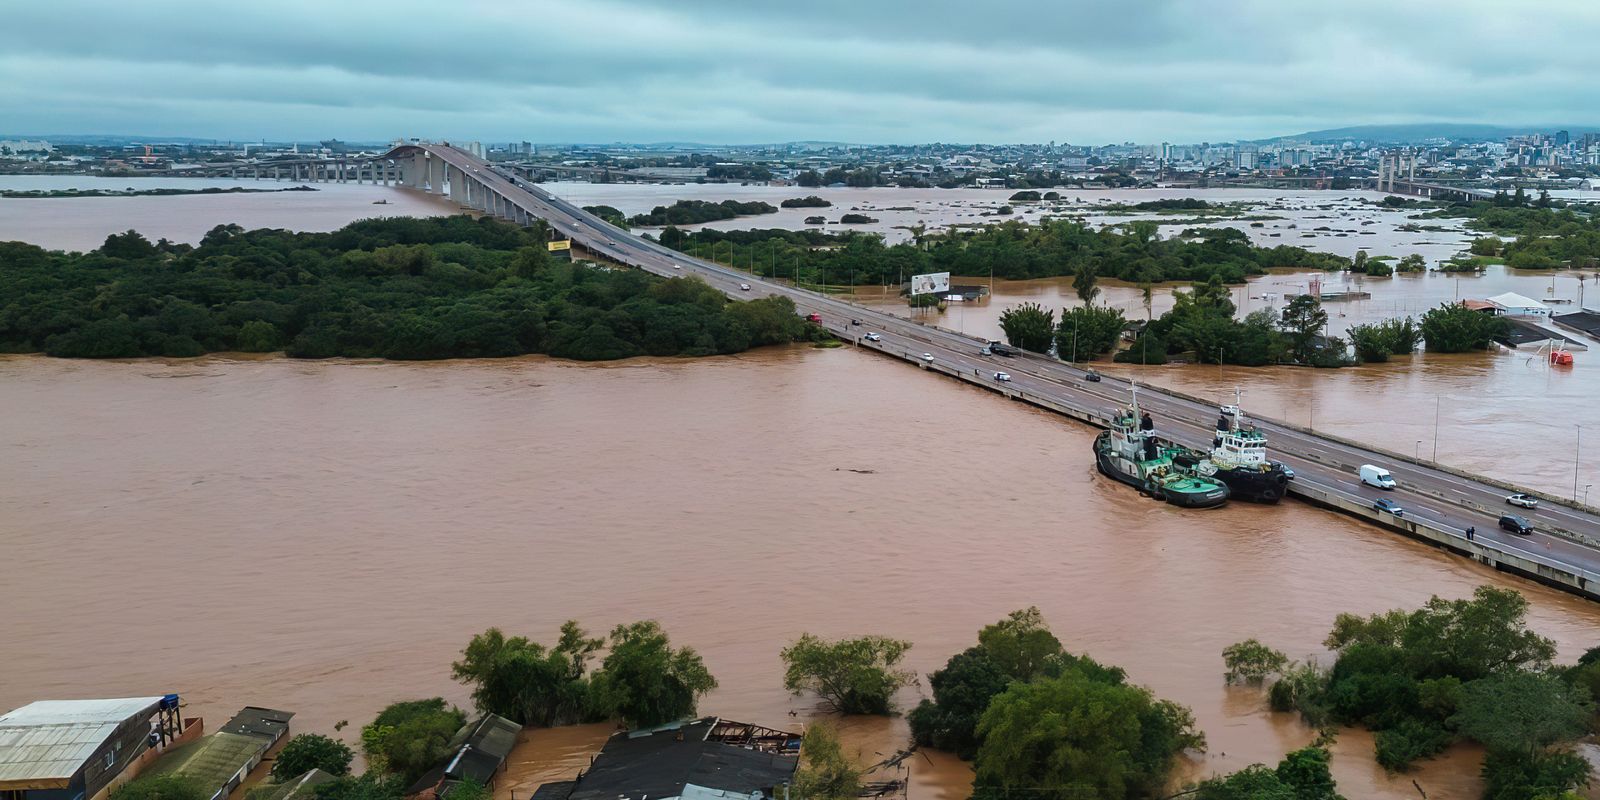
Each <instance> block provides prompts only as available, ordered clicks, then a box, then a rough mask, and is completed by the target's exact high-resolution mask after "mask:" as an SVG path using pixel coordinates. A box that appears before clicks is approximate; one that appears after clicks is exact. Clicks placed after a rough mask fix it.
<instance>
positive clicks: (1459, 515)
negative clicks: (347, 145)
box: [375, 143, 1600, 600]
mask: <svg viewBox="0 0 1600 800" xmlns="http://www.w3.org/2000/svg"><path fill="white" fill-rule="evenodd" d="M375 161H376V162H377V164H378V166H377V167H376V171H377V173H378V174H379V175H382V176H393V177H394V178H395V179H397V180H398V182H399V183H400V184H401V185H405V186H410V187H412V188H415V189H419V190H424V191H429V192H433V193H436V194H443V195H448V196H449V197H451V198H452V199H453V200H454V201H455V202H457V203H458V204H460V205H462V206H463V207H467V208H473V209H477V210H478V211H481V212H483V213H485V214H491V215H494V216H497V217H500V218H503V219H507V220H510V221H513V222H517V223H521V224H528V223H530V222H531V221H532V220H533V219H535V218H537V219H542V220H545V221H546V222H547V223H548V224H549V225H550V226H551V227H552V228H553V229H554V230H555V231H556V232H558V233H560V234H561V235H563V236H566V237H567V238H569V239H571V240H572V241H574V242H575V243H577V244H579V245H581V246H582V247H584V248H586V249H587V250H589V251H590V252H592V253H594V254H596V255H599V256H603V257H605V258H607V259H610V260H613V261H616V262H619V263H622V264H626V265H629V266H633V267H636V268H638V269H641V270H645V271H647V272H651V273H654V274H656V275H661V276H666V277H680V276H684V275H695V276H698V277H700V278H701V279H703V280H705V281H706V282H707V283H709V284H710V285H712V286H714V287H716V288H718V289H720V290H722V291H723V292H725V293H726V294H728V295H729V296H730V297H734V298H742V299H748V298H751V297H765V296H782V297H787V298H789V299H790V300H792V301H793V302H794V304H795V306H796V308H797V310H798V311H799V312H800V313H802V314H813V313H814V314H817V315H819V316H820V317H821V319H822V324H823V325H824V326H825V327H826V328H827V329H828V330H830V331H831V332H833V333H834V334H835V335H837V336H839V337H840V338H842V339H844V340H845V341H849V342H853V343H854V344H856V345H857V346H859V347H864V348H870V349H874V350H878V351H880V352H881V353H883V354H885V355H888V356H891V357H895V358H899V359H902V360H904V361H907V362H909V363H911V364H914V365H916V366H918V367H919V368H921V369H924V370H927V371H932V372H940V373H943V374H945V375H948V376H951V377H954V378H958V379H961V380H964V381H966V382H968V383H970V384H972V385H976V386H982V387H985V388H987V389H991V390H994V391H997V392H1000V393H1003V394H1005V395H1006V396H1007V397H1010V398H1012V399H1015V400H1019V401H1022V402H1027V403H1030V404H1032V405H1035V406H1038V407H1041V408H1047V409H1050V410H1053V411H1057V412H1059V413H1062V414H1064V415H1067V416H1070V417H1073V418H1076V419H1079V420H1081V421H1084V422H1087V423H1089V424H1093V425H1099V426H1102V427H1103V426H1104V425H1105V424H1106V422H1107V420H1108V418H1109V417H1110V415H1111V414H1112V413H1113V412H1114V410H1115V409H1117V408H1119V407H1125V406H1127V404H1128V403H1129V402H1130V401H1131V400H1132V394H1133V391H1134V389H1135V387H1134V386H1133V385H1131V384H1130V383H1129V382H1128V381H1125V380H1120V379H1116V378H1112V377H1110V376H1107V377H1106V378H1105V379H1104V380H1102V381H1098V382H1090V381H1088V380H1086V377H1085V376H1086V373H1085V371H1084V370H1083V369H1080V368H1078V367H1076V366H1073V365H1071V364H1067V363H1063V362H1061V361H1058V360H1056V359H1054V358H1051V357H1049V356H1044V355H1037V354H1027V355H1024V356H1022V357H1020V358H1007V359H1001V358H998V357H995V356H985V355H983V354H982V352H981V351H982V350H983V349H984V344H985V342H984V341H983V340H981V339H977V338H974V337H971V336H967V335H964V334H959V333H956V332H953V331H948V330H944V329H941V328H937V327H933V326H929V325H924V324H921V323H918V322H915V321H912V320H909V319H906V318H903V317H898V316H895V315H892V314H888V313H885V312H881V311H876V310H872V309H869V308H865V307H862V306H858V305H855V304H853V303H850V302H849V301H847V300H842V299H839V298H835V297H830V296H827V295H825V294H819V293H817V292H812V291H808V290H805V289H801V288H798V287H796V286H791V285H788V284H785V283H780V282H777V281H774V280H769V279H763V278H761V277H758V276H755V275H751V274H749V273H745V272H740V271H737V270H734V269H731V268H729V267H726V266H723V265H721V264H717V263H715V262H711V261H705V260H701V259H697V258H692V257H690V256H688V255H686V254H684V253H680V252H678V251H676V250H673V249H671V248H668V247H665V246H663V245H661V244H658V243H656V242H654V241H650V240H648V239H644V238H641V237H639V236H635V235H633V234H631V233H629V232H628V231H625V230H623V229H621V228H617V227H615V226H613V225H611V224H609V223H607V222H605V221H604V220H602V219H600V218H598V217H596V216H594V215H592V214H590V213H588V212H586V211H584V210H583V209H581V208H579V207H577V206H574V205H573V204H571V203H568V202H566V201H564V200H561V199H559V198H557V197H556V196H555V195H553V194H551V193H549V192H547V191H544V190H543V189H541V188H539V187H538V186H536V185H533V184H530V183H528V182H526V181H524V180H522V179H521V178H519V177H517V176H516V175H514V174H511V173H509V172H502V171H500V170H499V169H498V168H497V167H496V166H495V165H492V164H490V163H489V162H486V161H484V160H482V159H480V158H477V157H476V156H473V155H471V154H469V153H467V152H465V151H463V150H460V149H457V148H454V147H451V146H449V145H448V144H439V143H412V144H405V145H401V146H398V147H396V148H394V149H393V150H391V151H389V152H388V153H386V154H384V155H382V156H380V157H378V159H376V160H375ZM745 286H748V287H749V288H748V289H745V288H744V287H745ZM869 331H870V332H876V333H878V334H879V335H880V337H881V338H880V339H878V340H876V341H873V340H868V339H866V338H865V334H866V333H867V332H869ZM1002 370H1003V371H1005V372H1007V373H1009V374H1010V376H1011V381H1010V382H1007V383H1001V382H998V381H996V380H994V377H993V376H994V373H995V372H997V371H1002ZM1137 391H1138V400H1139V404H1140V406H1141V407H1142V408H1143V409H1145V410H1148V411H1150V412H1151V413H1152V414H1153V415H1154V417H1155V419H1156V420H1157V428H1158V431H1159V432H1160V433H1162V434H1163V435H1166V436H1168V437H1170V438H1172V439H1174V440H1177V441H1179V442H1182V443H1184V444H1186V445H1190V446H1194V447H1208V446H1209V444H1210V441H1211V438H1212V435H1213V428H1214V427H1215V426H1214V423H1215V421H1216V418H1217V405H1216V404H1214V403H1211V402H1207V401H1204V400H1200V399H1198V398H1193V397H1188V396H1185V395H1183V394H1181V393H1178V392H1174V391H1169V390H1162V389H1157V388H1153V387H1138V388H1137ZM1256 422H1257V424H1258V425H1259V427H1260V428H1261V429H1262V430H1263V431H1264V432H1266V433H1267V435H1268V437H1269V440H1270V443H1271V447H1272V450H1273V452H1274V453H1275V454H1276V456H1277V457H1278V458H1279V459H1281V460H1282V461H1283V462H1284V463H1286V464H1288V465H1289V466H1291V467H1293V468H1294V470H1295V472H1296V473H1297V474H1298V477H1297V479H1296V480H1295V481H1293V482H1292V483H1291V484H1290V491H1291V494H1292V495H1294V496H1296V497H1299V498H1300V499H1303V500H1307V501H1309V502H1312V503H1315V504H1317V505H1321V506H1324V507H1328V508H1333V509H1335V510H1339V511H1342V512H1344V513H1347V514H1350V515H1352V516H1356V517H1359V518H1363V519H1366V520H1369V521H1371V522H1373V523H1376V524H1378V525H1381V526H1383V527H1386V528H1389V529H1391V530H1397V531H1400V532H1402V533H1405V534H1407V535H1410V536H1413V537H1415V538H1419V539H1423V540H1426V541H1430V542H1432V543H1433V544H1435V545H1438V546H1441V547H1444V548H1446V549H1449V550H1451V551H1453V552H1456V553H1459V554H1461V555H1465V556H1467V557H1470V558H1473V559H1476V560H1478V561H1480V562H1483V563H1485V564H1489V565H1491V566H1494V567H1497V568H1499V569H1503V570H1506V571H1510V572H1516V573H1519V574H1522V575H1524V576H1527V577H1531V578H1534V579H1536V580H1539V581H1542V582H1544V583H1548V584H1550V585H1553V586H1557V587H1559V588H1563V589H1566V590H1568V591H1571V592H1574V593H1577V594H1580V595H1583V596H1585V597H1589V598H1591V599H1595V600H1600V515H1597V514H1596V513H1595V512H1594V511H1593V510H1591V509H1589V508H1585V507H1581V506H1578V505H1576V504H1573V503H1569V502H1567V501H1566V500H1565V499H1564V498H1558V497H1552V496H1548V495H1541V494H1539V493H1536V492H1532V491H1531V490H1526V489H1519V488H1518V487H1515V486H1510V485H1507V484H1504V483H1501V482H1498V481H1494V480H1491V479H1488V478H1484V477H1481V476H1474V475H1470V474H1467V473H1465V472H1462V471H1460V470H1455V469H1451V468H1450V467H1448V466H1445V465H1439V464H1435V463H1430V462H1428V461H1426V460H1422V459H1416V458H1411V457H1407V456H1403V455H1400V454H1396V453H1391V452H1386V451H1382V450H1379V449H1377V448H1373V447H1371V446H1368V445H1365V444H1361V443H1357V442H1353V441H1348V440H1343V439H1339V438H1336V437H1333V436H1330V435H1327V434H1322V433H1316V432H1314V431H1311V430H1306V429H1303V428H1300V427H1297V426H1292V425H1289V424H1286V423H1282V422H1274V421H1269V420H1262V419H1259V418H1257V419H1256ZM1067 457H1069V458H1070V459H1072V461H1073V462H1074V463H1081V464H1082V468H1083V469H1085V470H1090V469H1093V466H1092V464H1093V459H1092V458H1091V456H1090V453H1089V452H1088V451H1087V449H1085V451H1084V452H1082V453H1075V454H1068V455H1067ZM1363 464H1375V465H1379V466H1382V467H1385V468H1386V469H1388V470H1389V471H1390V472H1391V473H1392V474H1393V475H1394V477H1395V479H1396V480H1397V481H1398V482H1399V484H1400V488H1399V489H1398V490H1395V491H1390V492H1384V491H1381V490H1378V489H1374V488H1371V487H1369V486H1366V485H1365V484H1363V483H1361V482H1360V481H1359V480H1358V479H1357V471H1358V469H1359V467H1360V466H1361V465H1363ZM1516 491H1526V492H1528V493H1530V494H1534V495H1536V496H1539V497H1541V498H1542V502H1540V504H1539V507H1538V508H1537V509H1536V510H1523V509H1517V508H1511V507H1509V506H1508V505H1507V504H1506V502H1505V500H1506V497H1507V495H1509V494H1511V493H1512V492H1516ZM1383 497H1387V498H1389V499H1391V500H1394V501H1396V502H1398V503H1400V504H1401V505H1402V506H1403V507H1404V509H1405V514H1404V516H1403V517H1395V516H1393V515H1391V514H1388V513H1386V512H1381V511H1377V510H1375V509H1374V508H1373V503H1374V502H1375V501H1376V500H1378V499H1379V498H1383ZM1507 512H1515V513H1518V514H1520V515H1522V516H1524V517H1526V518H1528V519H1529V520H1530V521H1531V522H1532V523H1533V525H1534V526H1535V527H1536V528H1537V532H1536V533H1534V534H1533V535H1532V536H1517V535H1514V534H1510V533H1507V532H1505V531H1502V530H1500V529H1499V527H1498V524H1497V523H1498V519H1499V516H1500V515H1501V514H1503V513H1507ZM1187 513H1226V511H1225V510H1223V511H1220V512H1187ZM1468 527H1473V528H1475V529H1476V531H1475V534H1476V535H1475V537H1474V538H1473V539H1468V538H1467V537H1466V536H1465V532H1466V529H1467V528H1468Z"/></svg>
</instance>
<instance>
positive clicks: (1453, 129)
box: [1265, 122, 1600, 144]
mask: <svg viewBox="0 0 1600 800" xmlns="http://www.w3.org/2000/svg"><path fill="white" fill-rule="evenodd" d="M1560 130H1565V131H1571V132H1572V134H1573V135H1574V136H1576V135H1577V134H1579V133H1582V132H1584V131H1597V130H1600V125H1594V124H1590V125H1515V126H1513V125H1474V124H1465V123H1456V122H1418V123H1413V124H1409V125H1352V126H1350V127H1347V128H1329V129H1327V130H1321V131H1307V132H1305V133H1299V134H1295V135H1293V136H1278V137H1273V138H1272V139H1268V140H1265V141H1276V140H1278V139H1293V140H1295V141H1307V140H1309V141H1312V142H1344V141H1357V142H1360V141H1367V142H1375V143H1382V144H1410V143H1413V142H1420V141H1423V140H1424V139H1450V140H1453V141H1458V142H1459V141H1469V142H1483V141H1495V140H1499V139H1504V138H1506V137H1507V136H1520V135H1526V134H1529V133H1555V132H1556V131H1560Z"/></svg>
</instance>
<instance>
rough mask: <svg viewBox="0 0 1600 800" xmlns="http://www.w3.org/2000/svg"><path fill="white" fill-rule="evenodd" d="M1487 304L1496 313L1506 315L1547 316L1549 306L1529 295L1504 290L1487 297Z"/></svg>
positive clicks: (1548, 314)
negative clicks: (1502, 292)
mask: <svg viewBox="0 0 1600 800" xmlns="http://www.w3.org/2000/svg"><path fill="white" fill-rule="evenodd" d="M1489 304H1490V305H1492V306H1494V308H1495V312H1494V313H1496V314H1500V315H1503V316H1507V317H1548V316H1550V307H1549V306H1547V305H1545V304H1544V303H1541V302H1539V301H1538V300H1535V299H1533V298H1531V297H1527V296H1524V295H1520V294H1517V293H1516V292H1506V293H1505V294H1497V295H1495V296H1494V297H1491V298H1489Z"/></svg>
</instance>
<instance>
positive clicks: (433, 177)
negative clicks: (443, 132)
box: [428, 158, 444, 195]
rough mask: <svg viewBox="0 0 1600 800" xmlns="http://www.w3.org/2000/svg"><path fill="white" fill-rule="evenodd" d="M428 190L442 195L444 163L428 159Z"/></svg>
mask: <svg viewBox="0 0 1600 800" xmlns="http://www.w3.org/2000/svg"><path fill="white" fill-rule="evenodd" d="M428 190H429V191H431V192H433V193H434V194H439V195H442V194H444V162H443V161H440V160H439V159H437V158H430V159H428Z"/></svg>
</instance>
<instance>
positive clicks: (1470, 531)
mask: <svg viewBox="0 0 1600 800" xmlns="http://www.w3.org/2000/svg"><path fill="white" fill-rule="evenodd" d="M1477 532H1478V529H1477V528H1475V527H1473V526H1471V525H1468V526H1467V541H1469V542H1470V541H1472V535H1473V534H1475V533H1477Z"/></svg>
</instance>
